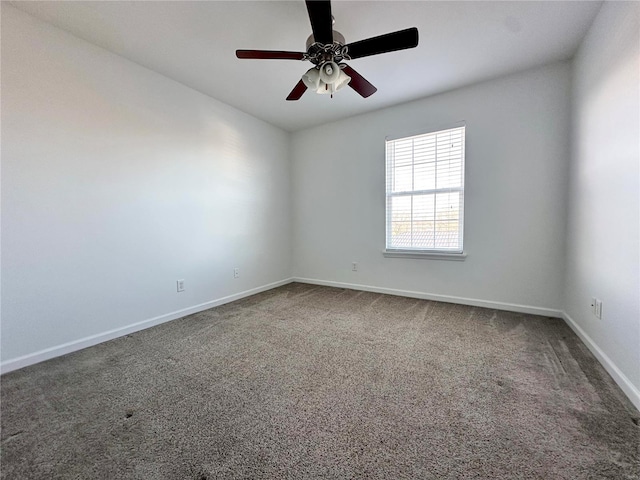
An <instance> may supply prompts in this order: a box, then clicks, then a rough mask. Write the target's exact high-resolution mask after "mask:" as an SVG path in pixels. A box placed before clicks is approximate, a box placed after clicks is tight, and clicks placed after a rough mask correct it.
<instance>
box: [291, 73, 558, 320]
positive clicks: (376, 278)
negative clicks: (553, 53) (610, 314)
mask: <svg viewBox="0 0 640 480" xmlns="http://www.w3.org/2000/svg"><path fill="white" fill-rule="evenodd" d="M372 80H374V79H372ZM569 99H570V66H569V65H568V64H567V63H558V64H553V65H550V66H546V67H542V68H538V69H534V70H529V71H526V72H523V73H519V74H515V75H511V76H508V77H503V78H499V79H496V80H493V81H489V82H485V83H482V84H478V85H475V86H472V87H468V88H464V89H460V90H455V91H452V92H449V93H446V94H443V95H438V96H434V97H429V98H426V99H423V100H419V101H415V102H411V103H408V104H403V105H399V106H395V107H391V108H387V109H384V110H380V111H377V112H373V113H369V114H365V115H360V116H357V117H352V118H349V119H346V120H343V121H339V122H334V123H331V124H328V125H323V126H320V127H316V128H311V129H308V130H304V131H301V132H297V133H295V134H293V136H292V159H293V164H292V179H293V199H294V200H293V228H294V236H293V238H294V241H293V246H294V276H296V277H302V278H309V279H314V280H320V281H323V282H326V281H329V282H341V283H349V284H359V285H365V286H368V287H378V288H380V287H381V288H390V289H397V290H405V291H407V290H408V291H414V292H421V293H427V294H436V295H447V296H454V297H458V300H461V299H462V300H463V301H464V299H480V300H482V301H485V302H489V303H491V302H494V305H495V306H498V307H499V306H500V305H499V304H496V303H495V302H502V303H506V304H509V305H507V307H509V308H513V305H514V304H515V305H524V306H532V307H538V308H542V309H543V310H537V309H536V308H534V309H529V310H532V311H537V312H539V313H549V314H554V313H555V314H556V315H557V314H558V309H561V307H562V276H563V241H564V234H565V218H566V216H565V214H566V212H565V196H566V192H565V190H566V185H567V175H566V174H567V157H568V155H569V140H568V137H569V128H570V127H569V112H570V102H569ZM327 108H330V105H329V107H327ZM459 121H466V125H467V128H466V193H465V195H466V200H465V237H464V244H465V247H464V248H465V251H466V252H467V254H468V257H467V259H466V261H464V262H452V261H444V260H422V259H420V260H414V259H400V258H385V257H383V256H382V250H383V249H384V245H385V194H384V185H385V179H384V175H385V170H384V140H385V136H387V135H396V134H411V133H417V132H420V131H428V130H432V129H437V128H439V127H447V126H450V125H452V124H454V123H456V122H459ZM352 261H355V262H358V266H359V271H358V272H352V271H351V262H352ZM480 303H481V304H484V303H482V302H480ZM546 309H550V310H551V311H547V310H546ZM525 310H527V309H525Z"/></svg>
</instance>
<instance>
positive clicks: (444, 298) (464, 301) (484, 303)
mask: <svg viewBox="0 0 640 480" xmlns="http://www.w3.org/2000/svg"><path fill="white" fill-rule="evenodd" d="M293 281H294V282H300V283H309V284H312V285H324V286H326V287H338V288H349V289H351V290H362V291H365V292H375V293H386V294H389V295H399V296H401V297H411V298H420V299H423V300H434V301H436V302H446V303H459V304H461V305H471V306H473V307H484V308H493V309H496V310H507V311H510V312H519V313H529V314H532V315H542V316H544V317H555V318H562V311H561V310H555V309H552V308H542V307H532V306H530V305H518V304H516V303H503V302H494V301H491V300H480V299H477V298H465V297H454V296H451V295H440V294H435V293H426V292H414V291H412V290H397V289H395V288H384V287H374V286H371V285H359V284H355V283H343V282H332V281H327V280H318V279H316V278H300V277H294V278H293Z"/></svg>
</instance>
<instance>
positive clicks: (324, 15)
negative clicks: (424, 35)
mask: <svg viewBox="0 0 640 480" xmlns="http://www.w3.org/2000/svg"><path fill="white" fill-rule="evenodd" d="M305 3H306V5H307V12H308V13H309V20H310V21H311V30H312V31H313V33H312V35H311V36H309V38H308V39H307V51H306V52H287V51H279V50H236V56H237V57H238V58H253V59H262V60H264V59H276V60H308V61H310V62H311V63H313V64H314V66H313V67H312V68H310V69H309V70H308V71H307V72H306V73H305V74H304V75H303V76H302V79H301V80H300V81H299V82H298V83H297V85H296V86H295V87H293V90H291V93H290V94H289V96H288V97H287V100H298V99H300V97H302V95H303V94H304V92H306V91H307V89H311V90H314V91H315V92H316V93H320V94H325V93H327V94H331V96H333V93H334V92H335V91H337V90H339V89H340V88H342V87H344V86H346V85H349V86H350V87H351V88H353V89H354V90H355V91H356V92H358V93H359V94H360V95H361V96H362V97H364V98H367V97H369V96H371V95H373V94H374V93H375V92H376V90H377V88H376V87H374V86H373V85H372V84H371V83H369V82H368V81H367V80H366V79H365V78H364V77H363V76H362V75H360V74H359V73H358V72H356V71H355V70H354V69H353V68H351V67H350V66H349V65H347V64H346V63H343V62H344V61H345V60H355V59H356V58H362V57H368V56H370V55H378V54H380V53H387V52H395V51H396V50H404V49H407V48H414V47H416V46H417V45H418V29H417V28H415V27H413V28H408V29H406V30H400V31H397V32H393V33H387V34H385V35H380V36H378V37H372V38H368V39H366V40H360V41H358V42H353V43H345V39H344V36H343V35H342V34H341V33H340V32H337V31H335V30H333V17H332V16H331V1H330V0H305Z"/></svg>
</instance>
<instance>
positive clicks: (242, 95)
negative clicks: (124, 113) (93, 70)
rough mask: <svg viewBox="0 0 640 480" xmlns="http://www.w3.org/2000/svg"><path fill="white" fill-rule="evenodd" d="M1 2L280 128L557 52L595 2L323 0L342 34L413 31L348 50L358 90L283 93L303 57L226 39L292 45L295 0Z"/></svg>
mask: <svg viewBox="0 0 640 480" xmlns="http://www.w3.org/2000/svg"><path fill="white" fill-rule="evenodd" d="M10 3H11V4H12V5H14V6H15V7H17V8H20V9H21V10H23V11H26V12H28V13H30V14H32V15H34V16H36V17H39V18H40V19H42V20H45V21H47V22H50V23H52V24H54V25H56V26H58V27H60V28H62V29H64V30H67V31H69V32H71V33H73V34H75V35H76V36H78V37H80V38H83V39H85V40H88V41H89V42H92V43H94V44H96V45H99V46H101V47H104V48H106V49H108V50H110V51H112V52H115V53H117V54H119V55H122V56H123V57H126V58H128V59H130V60H132V61H134V62H136V63H138V64H140V65H143V66H145V67H148V68H150V69H152V70H155V71H156V72H159V73H162V74H164V75H166V76H168V77H170V78H173V79H175V80H177V81H179V82H181V83H183V84H185V85H188V86H189V87H192V88H194V89H196V90H199V91H200V92H203V93H205V94H207V95H210V96H211V97H213V98H216V99H218V100H221V101H223V102H225V103H227V104H229V105H232V106H234V107H236V108H238V109H240V110H243V111H245V112H247V113H250V114H252V115H254V116H256V117H258V118H261V119H263V120H266V121H267V122H270V123H272V124H274V125H277V126H279V127H282V128H284V129H285V130H289V131H295V130H299V129H302V128H306V127H309V126H313V125H319V124H322V123H326V122H328V121H331V120H335V119H339V118H344V117H348V116H351V115H355V114H358V113H363V112H367V111H371V110H376V109H379V108H383V107H386V106H389V105H393V104H397V103H401V102H406V101H410V100H414V99H417V98H421V97H425V96H428V95H433V94H436V93H441V92H444V91H447V90H451V89H453V88H457V87H461V86H464V85H468V84H471V83H475V82H478V81H482V80H486V79H489V78H493V77H496V76H499V75H503V74H506V73H510V72H515V71H520V70H524V69H527V68H529V67H533V66H537V65H542V64H544V63H549V62H552V61H556V60H564V59H568V58H570V57H571V56H572V55H573V54H574V52H575V51H576V49H577V47H578V45H579V43H580V40H581V39H582V37H583V36H584V34H585V33H586V31H587V29H588V27H589V25H590V24H591V22H592V21H593V18H594V17H595V15H596V14H597V12H598V10H599V8H600V5H601V2H599V1H597V2H582V1H569V2H558V1H548V2H545V1H542V2H426V1H425V2H403V1H334V2H333V3H332V10H333V15H334V17H335V20H336V22H335V26H334V28H335V29H336V30H338V31H340V32H341V33H342V34H343V35H344V36H345V37H346V41H347V42H352V41H356V40H361V39H364V38H368V37H371V36H376V35H380V34H383V33H388V32H391V31H395V30H400V29H404V28H408V27H413V26H415V27H418V30H419V33H420V43H419V45H418V47H417V48H415V49H411V50H405V51H401V52H393V53H387V54H383V55H379V56H373V57H367V58H362V59H358V60H354V61H352V62H350V65H351V66H352V67H353V68H355V69H356V70H357V71H358V72H359V73H360V74H362V75H363V76H364V77H366V78H367V79H368V80H369V81H370V82H371V83H373V84H374V85H375V86H376V87H378V92H377V93H375V94H374V95H373V96H371V97H369V98H367V99H363V98H361V97H360V96H359V95H357V94H356V93H355V92H354V91H353V90H351V89H349V88H346V89H344V90H342V91H340V92H338V93H337V94H336V95H335V96H334V98H333V99H331V98H329V96H327V95H316V94H311V93H310V92H307V93H305V95H303V97H302V98H301V99H300V100H299V101H298V102H287V101H285V98H286V96H287V95H288V93H289V91H290V90H291V89H292V88H293V86H294V85H295V84H296V83H297V82H298V80H299V79H300V77H301V75H302V74H303V73H304V72H305V71H306V70H307V69H308V68H309V67H310V65H311V64H309V63H308V62H301V61H294V60H239V59H237V58H235V50H236V49H237V48H243V49H267V50H293V51H303V50H304V45H305V40H306V38H307V36H308V35H309V34H310V33H311V27H310V25H309V19H308V17H307V11H306V7H305V4H304V2H303V1H302V0H296V1H261V2H260V1H259V2H238V1H231V2H220V1H215V2H213V1H212V2H179V1H170V2H157V1H138V2H119V1H102V2H100V1H98V2H95V1H90V2H66V1H56V2H10Z"/></svg>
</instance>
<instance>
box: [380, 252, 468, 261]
mask: <svg viewBox="0 0 640 480" xmlns="http://www.w3.org/2000/svg"><path fill="white" fill-rule="evenodd" d="M382 255H384V256H385V257H387V258H419V259H422V260H453V261H457V262H463V261H464V259H465V258H467V254H466V253H464V252H462V253H447V252H421V251H416V250H383V251H382Z"/></svg>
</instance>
